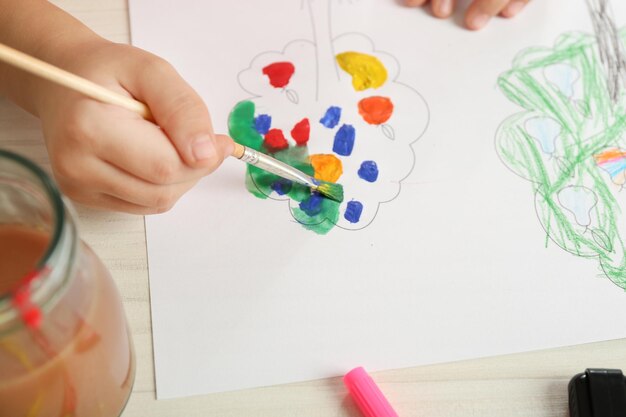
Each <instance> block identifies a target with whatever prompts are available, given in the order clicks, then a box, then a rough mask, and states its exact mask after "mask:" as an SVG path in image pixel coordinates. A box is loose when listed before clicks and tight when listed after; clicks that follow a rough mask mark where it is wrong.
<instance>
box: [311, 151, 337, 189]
mask: <svg viewBox="0 0 626 417" xmlns="http://www.w3.org/2000/svg"><path fill="white" fill-rule="evenodd" d="M309 159H310V160H311V165H313V169H314V170H315V178H317V179H318V180H322V181H328V182H337V180H338V179H339V177H341V174H343V164H342V163H341V160H340V159H339V158H337V157H336V156H335V155H329V154H315V155H311V156H310V157H309Z"/></svg>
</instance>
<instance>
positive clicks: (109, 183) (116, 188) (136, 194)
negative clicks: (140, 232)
mask: <svg viewBox="0 0 626 417" xmlns="http://www.w3.org/2000/svg"><path fill="white" fill-rule="evenodd" d="M91 170H92V171H91V180H90V183H91V184H93V189H95V190H97V191H99V192H100V193H102V194H106V195H110V196H113V197H116V198H118V199H120V200H122V201H126V202H128V203H131V204H134V205H137V206H143V207H149V208H152V209H154V210H155V211H157V212H164V211H167V210H169V209H170V208H172V207H173V206H174V204H175V203H176V202H177V201H178V199H179V198H180V197H181V196H182V195H183V194H184V193H185V192H187V191H188V190H189V189H191V187H193V186H194V185H195V184H196V182H197V180H192V181H188V182H184V183H178V184H169V185H156V184H152V183H149V182H146V181H143V180H141V179H139V178H137V177H135V176H133V175H130V174H128V173H126V172H124V171H121V170H119V169H118V168H117V167H115V166H113V165H111V164H109V163H107V162H104V161H97V163H95V164H93V165H92V166H91Z"/></svg>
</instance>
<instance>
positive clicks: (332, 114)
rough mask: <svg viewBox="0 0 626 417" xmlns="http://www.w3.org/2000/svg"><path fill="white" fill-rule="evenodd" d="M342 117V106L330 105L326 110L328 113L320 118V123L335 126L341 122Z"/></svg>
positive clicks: (329, 126) (330, 127) (328, 126)
mask: <svg viewBox="0 0 626 417" xmlns="http://www.w3.org/2000/svg"><path fill="white" fill-rule="evenodd" d="M340 118H341V107H337V106H330V107H329V108H328V109H327V110H326V114H324V117H322V118H321V119H320V123H321V124H323V125H324V126H326V127H327V128H329V129H332V128H334V127H335V126H337V123H339V119H340Z"/></svg>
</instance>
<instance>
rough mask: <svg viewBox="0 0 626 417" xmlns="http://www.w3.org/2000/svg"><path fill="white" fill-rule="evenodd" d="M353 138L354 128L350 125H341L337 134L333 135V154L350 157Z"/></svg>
mask: <svg viewBox="0 0 626 417" xmlns="http://www.w3.org/2000/svg"><path fill="white" fill-rule="evenodd" d="M354 136H355V132H354V127H352V126H351V125H342V126H341V127H340V128H339V130H338V131H337V133H335V141H334V142H333V152H335V153H336V154H337V155H342V156H350V154H351V153H352V148H354Z"/></svg>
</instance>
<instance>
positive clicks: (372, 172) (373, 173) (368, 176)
mask: <svg viewBox="0 0 626 417" xmlns="http://www.w3.org/2000/svg"><path fill="white" fill-rule="evenodd" d="M357 174H358V175H359V178H361V179H364V180H365V181H367V182H375V181H376V180H377V179H378V166H377V165H376V162H374V161H363V162H362V163H361V167H360V168H359V171H358V172H357Z"/></svg>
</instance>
